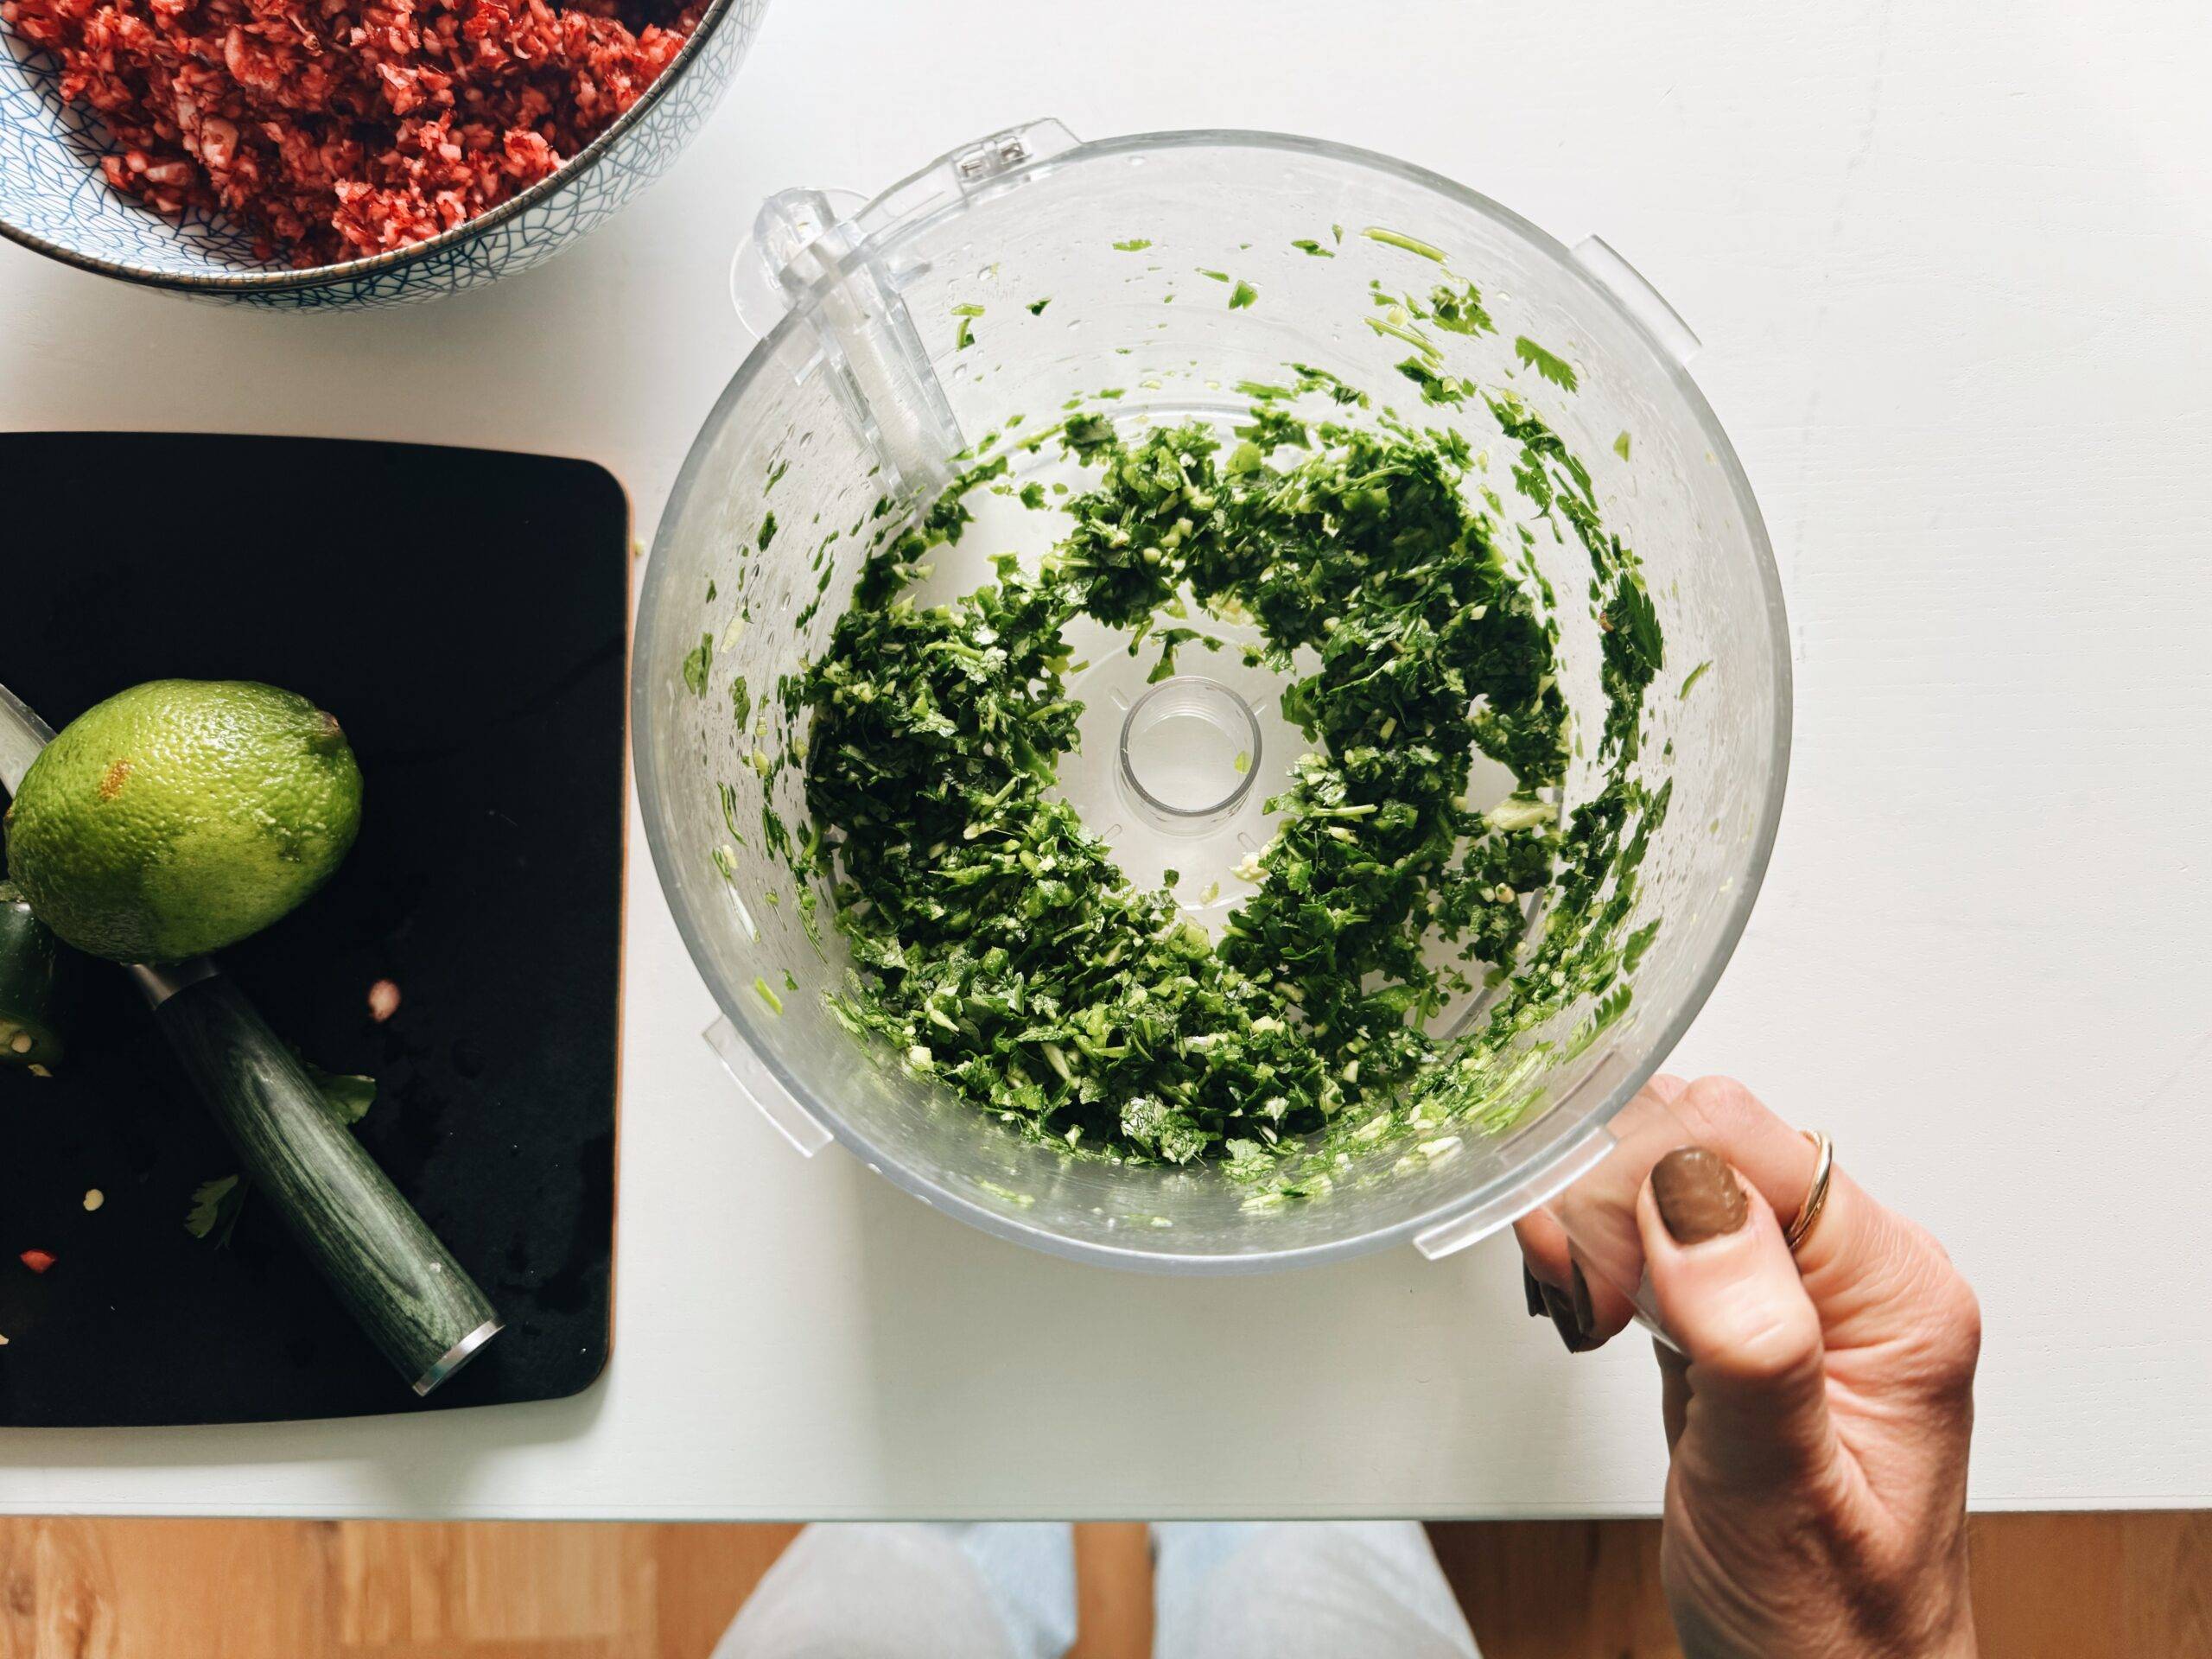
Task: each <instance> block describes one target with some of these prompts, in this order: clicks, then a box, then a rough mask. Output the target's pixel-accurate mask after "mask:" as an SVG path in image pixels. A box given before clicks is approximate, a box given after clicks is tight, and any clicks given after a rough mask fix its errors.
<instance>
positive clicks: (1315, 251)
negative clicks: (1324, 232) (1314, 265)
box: [1291, 236, 1337, 259]
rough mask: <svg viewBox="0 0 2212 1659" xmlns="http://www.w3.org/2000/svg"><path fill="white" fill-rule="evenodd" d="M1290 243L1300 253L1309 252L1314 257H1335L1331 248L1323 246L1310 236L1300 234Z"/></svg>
mask: <svg viewBox="0 0 2212 1659" xmlns="http://www.w3.org/2000/svg"><path fill="white" fill-rule="evenodd" d="M1291 246H1292V247H1294V248H1296V249H1297V250H1298V251H1300V252H1301V253H1305V254H1310V255H1311V256H1313V257H1314V258H1316V259H1333V258H1335V257H1337V256H1336V253H1335V252H1334V251H1333V250H1332V249H1328V248H1325V247H1323V246H1322V245H1320V244H1319V242H1316V241H1315V240H1314V239H1313V238H1312V237H1310V236H1301V237H1300V238H1298V239H1297V240H1295V241H1294V242H1293V243H1292V244H1291Z"/></svg>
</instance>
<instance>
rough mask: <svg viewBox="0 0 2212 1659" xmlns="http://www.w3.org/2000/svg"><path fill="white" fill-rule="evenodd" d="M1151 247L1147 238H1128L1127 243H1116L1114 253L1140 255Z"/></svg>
mask: <svg viewBox="0 0 2212 1659" xmlns="http://www.w3.org/2000/svg"><path fill="white" fill-rule="evenodd" d="M1151 245H1152V242H1151V240H1150V238H1147V237H1141V236H1138V237H1132V238H1129V240H1128V241H1127V242H1116V244H1115V245H1114V251H1116V253H1142V252H1143V251H1145V250H1146V249H1147V248H1148V247H1150V246H1151Z"/></svg>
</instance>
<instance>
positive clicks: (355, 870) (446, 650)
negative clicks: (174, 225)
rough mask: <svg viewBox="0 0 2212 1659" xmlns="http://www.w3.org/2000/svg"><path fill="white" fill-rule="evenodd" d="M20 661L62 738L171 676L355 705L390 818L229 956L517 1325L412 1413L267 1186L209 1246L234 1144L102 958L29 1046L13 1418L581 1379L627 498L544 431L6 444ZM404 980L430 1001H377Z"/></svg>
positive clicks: (594, 1191) (14, 1264)
mask: <svg viewBox="0 0 2212 1659" xmlns="http://www.w3.org/2000/svg"><path fill="white" fill-rule="evenodd" d="M0 486H4V487H0V499H5V500H6V502H7V503H8V522H7V524H5V526H4V528H0V683H4V684H6V685H7V686H9V687H10V688H11V689H12V690H15V691H16V693H17V694H18V695H19V696H22V698H23V699H24V701H26V702H29V704H30V705H31V706H32V707H33V708H34V709H37V710H38V711H39V712H40V713H41V715H44V716H45V717H46V719H47V721H48V723H50V724H52V725H54V726H55V727H56V728H59V727H60V726H61V725H62V724H63V723H65V722H66V721H68V720H70V719H72V718H73V717H74V716H75V715H78V714H79V713H80V712H81V711H82V710H84V709H86V708H88V707H89V706H91V705H92V703H94V702H98V701H99V700H100V699H101V698H102V697H105V696H108V695H110V694H111V693H112V692H115V691H118V690H121V689H122V688H124V687H125V686H128V685H131V684H135V683H137V682H139V681H141V680H148V679H155V678H160V677H184V678H194V679H252V680H265V681H268V682H270V683H273V684H276V685H281V686H284V687H286V688H288V689H289V690H295V691H298V692H301V693H302V694H304V695H305V696H309V697H312V698H314V699H315V701H316V702H319V703H321V705H322V707H324V708H326V709H330V710H331V711H332V712H334V714H336V715H338V717H339V719H340V721H341V722H342V723H343V724H344V726H345V728H346V733H347V734H348V735H349V737H350V738H351V739H352V741H353V749H354V752H355V753H356V754H357V755H358V756H359V759H360V763H361V767H362V771H363V773H364V775H365V779H366V785H367V798H366V809H365V815H364V817H363V821H362V828H361V835H360V839H359V842H357V844H356V845H355V847H354V849H353V854H352V855H351V857H349V858H348V859H347V861H346V865H345V867H344V868H342V869H341V870H340V873H339V874H338V875H337V877H336V878H335V879H334V880H333V881H332V882H331V884H330V885H329V886H328V887H326V888H325V889H324V890H323V891H322V892H321V893H319V894H317V895H316V896H315V898H314V899H310V900H309V901H308V903H307V904H306V905H305V906H302V908H301V909H300V910H298V911H296V912H294V913H293V914H292V915H291V916H289V917H288V918H285V919H284V920H283V921H282V922H280V923H278V924H277V925H276V926H275V927H273V928H271V929H270V930H269V931H267V932H265V933H264V934H261V935H260V936H258V937H257V938H252V939H250V940H248V941H246V942H245V943H244V944H239V945H237V946H235V947H233V948H232V950H228V951H226V952H225V953H224V957H223V959H224V961H225V963H226V965H227V966H228V968H229V969H230V971H231V973H232V976H234V977H235V978H236V979H237V981H238V983H239V984H240V986H241V987H243V988H244V989H245V993H246V995H248V996H249V997H250V998H251V999H252V1001H254V1002H255V1003H256V1004H257V1006H258V1007H259V1008H260V1010H261V1012H262V1013H263V1014H264V1016H265V1017H266V1018H267V1019H268V1020H269V1022H270V1025H271V1026H273V1027H275V1028H276V1030H277V1032H278V1033H280V1034H281V1035H283V1037H285V1038H286V1039H289V1041H291V1042H293V1043H294V1044H296V1046H298V1048H299V1049H300V1050H301V1052H302V1053H303V1054H304V1055H305V1056H306V1057H307V1058H308V1059H310V1060H312V1061H314V1062H315V1063H316V1064H318V1065H322V1066H324V1067H326V1068H327V1069H328V1070H330V1071H345V1072H366V1073H368V1074H370V1075H371V1076H372V1077H375V1078H376V1079H377V1083H378V1097H377V1101H376V1104H375V1106H374V1107H373V1108H372V1110H371V1111H370V1113H369V1115H368V1116H367V1118H366V1119H365V1121H364V1122H362V1123H361V1125H360V1128H359V1134H360V1136H361V1139H362V1141H363V1142H364V1143H365V1145H366V1146H367V1147H368V1148H369V1150H370V1152H371V1153H372V1154H373V1155H374V1156H375V1158H376V1160H377V1161H378V1163H379V1164H381V1165H382V1166H384V1168H385V1170H386V1171H387V1172H389V1173H390V1174H391V1177H392V1179H393V1180H395V1181H396V1182H397V1184H398V1185H399V1188H400V1190H401V1191H402V1192H404V1193H405V1194H406V1195H407V1196H408V1197H409V1198H410V1199H411V1200H412V1201H413V1202H414V1204H415V1205H416V1208H417V1209H419V1210H420V1211H421V1212H422V1214H423V1218H424V1220H426V1221H427V1222H429V1224H430V1226H431V1227H432V1228H433V1229H435V1230H436V1231H437V1233H438V1234H439V1235H440V1236H442V1238H443V1239H444V1240H445V1242H446V1243H447V1244H448V1246H449V1247H450V1248H451V1249H452V1250H453V1253H454V1255H455V1256H456V1257H457V1258H459V1260H460V1262H461V1265H462V1266H463V1267H464V1268H467V1270H468V1271H469V1273H470V1274H473V1275H474V1277H475V1279H476V1281H478V1283H480V1285H482V1286H483V1287H484V1289H485V1291H486V1293H487V1294H489V1295H490V1296H491V1298H492V1300H493V1303H494V1304H496V1305H497V1306H498V1308H499V1312H500V1313H501V1315H502V1316H503V1317H504V1318H505V1321H506V1329H505V1332H502V1333H501V1334H500V1335H499V1338H497V1339H496V1340H494V1341H493V1343H492V1344H490V1345H489V1346H488V1347H487V1348H486V1350H485V1351H483V1352H482V1353H481V1354H480V1356H479V1357H477V1359H476V1360H475V1361H474V1363H473V1364H471V1365H470V1366H469V1367H468V1368H467V1370H463V1371H462V1372H461V1374H460V1375H459V1376H456V1377H455V1378H454V1380H453V1381H451V1382H450V1383H447V1384H446V1385H445V1387H444V1388H442V1389H440V1390H439V1391H438V1392H437V1393H436V1394H435V1395H432V1396H431V1398H430V1399H429V1401H428V1402H420V1403H418V1402H416V1400H415V1398H414V1396H413V1395H412V1394H411V1393H410V1390H409V1389H408V1387H407V1385H406V1383H404V1381H403V1380H402V1379H401V1378H400V1377H399V1376H398V1375H397V1373H396V1372H395V1371H394V1370H392V1369H391V1366H390V1365H388V1364H387V1363H385V1361H384V1360H383V1359H382V1358H380V1357H378V1354H377V1352H376V1351H375V1350H373V1349H372V1347H371V1346H370V1345H369V1343H368V1341H367V1339H366V1338H364V1337H363V1336H361V1335H360V1333H359V1332H358V1331H356V1330H355V1329H354V1327H353V1325H352V1324H351V1322H350V1321H349V1320H348V1319H347V1317H346V1313H344V1311H343V1310H342V1309H341V1308H340V1306H339V1304H338V1303H337V1301H336V1300H335V1299H334V1297H332V1296H331V1295H330V1294H328V1293H327V1291H326V1290H325V1289H324V1288H323V1286H322V1284H321V1281H319V1280H318V1279H317V1278H316V1277H315V1274H314V1273H313V1272H312V1271H311V1270H310V1269H309V1268H308V1267H307V1266H306V1265H305V1263H304V1262H303V1261H302V1259H301V1257H300V1256H299V1255H298V1254H297V1253H296V1252H295V1251H294V1250H293V1249H292V1248H291V1246H290V1243H289V1240H288V1239H287V1237H286V1236H285V1233H284V1230H283V1225H282V1224H281V1223H280V1222H279V1221H278V1220H277V1217H276V1215H275V1214H274V1213H273V1211H270V1209H269V1208H268V1206H267V1205H265V1204H257V1203H254V1202H252V1201H251V1200H250V1201H249V1203H248V1205H247V1206H246V1208H245V1211H244V1212H243V1214H242V1216H241V1217H240V1219H239V1222H238V1226H237V1228H236V1230H235V1231H234V1233H233V1234H232V1237H231V1241H230V1243H229V1244H228V1245H227V1246H226V1247H225V1248H223V1249H216V1248H214V1247H213V1246H212V1245H211V1244H209V1243H204V1242H201V1241H200V1240H196V1239H194V1238H193V1237H191V1236H188V1234H187V1233H186V1231H185V1229H184V1217H185V1214H186V1211H187V1209H188V1205H189V1201H190V1198H191V1194H192V1192H193V1189H194V1187H195V1186H197V1185H199V1184H200V1183H201V1182H203V1181H206V1180H208V1179H211V1178H214V1177H219V1176H221V1175H224V1174H226V1173H230V1172H231V1171H232V1170H233V1169H234V1168H235V1167H236V1160H235V1159H234V1158H233V1157H232V1154H231V1153H230V1150H229V1148H228V1147H227V1146H226V1144H225V1142H224V1141H223V1139H222V1137H221V1135H219V1133H218V1132H217V1131H216V1129H215V1128H214V1127H213V1123H212V1122H211V1121H210V1119H209V1118H208V1116H207V1113H206V1112H205V1111H204V1110H203V1109H201V1107H200V1104H199V1102H198V1101H197V1099H196V1098H195V1097H194V1096H193V1095H192V1093H191V1092H190V1090H188V1088H187V1086H186V1084H185V1082H184V1079H183V1077H182V1076H181V1074H180V1073H179V1071H177V1069H176V1067H175V1064H174V1063H173V1062H172V1060H171V1059H170V1057H169V1054H168V1049H167V1048H166V1046H164V1045H163V1043H162V1039H161V1038H160V1035H159V1033H157V1032H156V1030H155V1028H154V1027H153V1026H152V1024H151V1023H150V1021H149V1019H148V1017H147V1015H146V1014H145V1012H144V1010H143V1007H140V1006H139V1005H138V1002H137V997H136V994H135V993H134V992H133V991H132V990H131V988H130V986H129V984H128V983H127V982H126V981H125V979H124V976H122V975H121V974H120V973H119V972H118V971H117V970H115V969H111V968H109V967H107V966H105V964H102V963H83V964H82V967H83V969H84V971H83V974H82V977H81V981H80V988H79V1001H78V1006H77V1009H76V1012H75V1014H74V1015H73V1017H71V1018H70V1019H69V1020H67V1027H68V1033H69V1036H70V1038H71V1039H73V1041H72V1046H71V1049H70V1052H69V1054H68V1056H67V1061H66V1063H65V1065H64V1066H63V1068H62V1070H61V1071H60V1073H59V1074H57V1075H56V1076H55V1077H52V1078H48V1079H41V1078H35V1077H29V1076H28V1075H27V1074H24V1073H22V1072H17V1071H0V1335H4V1336H6V1338H8V1345H7V1346H5V1347H4V1348H0V1423H8V1424H20V1425H59V1424H73V1425H119V1424H138V1423H202V1422H235V1421H267V1420H275V1419H288V1418H303V1417H332V1416H353V1415H358V1414H371V1413H378V1412H391V1411H413V1410H423V1409H439V1408H450V1407H454V1406H470V1405H486V1404H491V1403H494V1402H510V1401H518V1400H543V1399H552V1398H557V1397H560V1396H562V1395H569V1394H573V1393H575V1392H576V1391H577V1390H579V1389H583V1388H585V1387H587V1386H588V1385H589V1383H591V1382H592V1381H593V1380H594V1378H595V1377H596V1376H598V1375H599V1373H600V1371H601V1369H602V1368H603V1367H604V1365H605V1364H606V1362H607V1347H608V1338H609V1317H608V1316H609V1309H610V1306H611V1300H612V1270H613V1218H614V1137H615V1099H616V1084H617V1065H618V1036H619V1027H620V995H621V949H622V863H623V834H624V826H625V812H626V782H625V780H626V753H625V743H626V726H625V709H626V695H625V693H626V686H625V680H626V675H625V666H626V644H627V639H628V632H629V592H630V585H629V547H630V526H629V507H628V504H627V502H626V499H625V498H624V496H623V493H622V490H621V486H620V485H618V484H617V483H616V482H615V480H613V478H612V477H611V476H610V475H609V474H607V472H606V471H604V470H603V469H602V468H601V467H595V466H592V465H590V464H588V463H586V462H581V461H558V460H553V459H550V458H547V457H543V456H536V455H518V454H498V453H494V452H491V451H484V450H470V449H448V448H425V447H421V446H416V445H404V444H383V443H376V444H372V443H353V442H327V441H323V440H316V439H293V438H258V437H218V436H203V435H152V434H109V433H63V434H52V433H35V434H15V435H0ZM380 979H389V980H391V981H392V982H394V983H395V984H396V985H397V986H398V987H399V989H400V995H401V1003H400V1007H399V1009H398V1012H397V1014H394V1015H393V1016H392V1017H391V1020H388V1021H387V1022H385V1023H384V1024H381V1025H379V1024H378V1023H377V1022H376V1021H374V1020H372V1019H371V1017H370V1014H369V1007H368V1001H367V997H368V990H369V988H370V986H371V985H372V984H373V983H375V982H377V981H378V980H380ZM94 1187H97V1188H98V1189H99V1191H100V1192H102V1193H103V1194H104V1195H105V1204H104V1205H102V1206H101V1207H100V1208H99V1210H98V1211H96V1212H88V1211H86V1209H85V1208H84V1198H85V1194H86V1190H87V1189H89V1188H94ZM26 1249H41V1250H46V1251H49V1252H51V1253H52V1254H53V1255H54V1257H55V1262H54V1266H53V1267H52V1268H50V1269H49V1270H48V1272H47V1273H45V1274H42V1275H41V1274H33V1273H32V1272H30V1271H29V1269H28V1268H25V1267H23V1266H22V1265H21V1264H20V1263H19V1262H18V1261H17V1259H16V1257H17V1254H18V1252H20V1251H22V1250H26Z"/></svg>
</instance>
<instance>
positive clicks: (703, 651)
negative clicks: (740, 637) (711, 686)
mask: <svg viewBox="0 0 2212 1659" xmlns="http://www.w3.org/2000/svg"><path fill="white" fill-rule="evenodd" d="M714 665H715V636H714V635H713V634H711V633H702V634H701V635H700V636H699V643H698V644H697V645H694V646H692V647H691V649H690V651H688V652H685V653H684V654H683V683H684V684H685V685H687V686H689V687H690V690H691V695H692V696H695V697H698V696H705V695H706V691H707V675H708V672H709V671H710V670H711V669H712V668H713V667H714Z"/></svg>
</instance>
